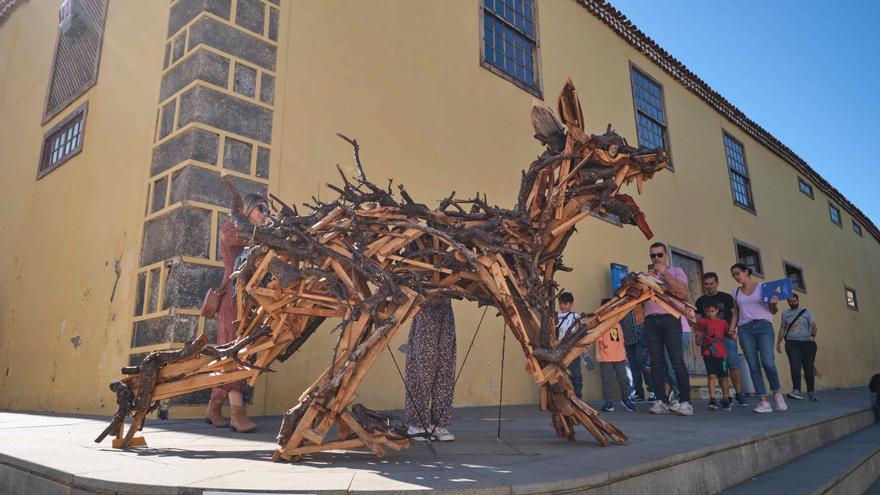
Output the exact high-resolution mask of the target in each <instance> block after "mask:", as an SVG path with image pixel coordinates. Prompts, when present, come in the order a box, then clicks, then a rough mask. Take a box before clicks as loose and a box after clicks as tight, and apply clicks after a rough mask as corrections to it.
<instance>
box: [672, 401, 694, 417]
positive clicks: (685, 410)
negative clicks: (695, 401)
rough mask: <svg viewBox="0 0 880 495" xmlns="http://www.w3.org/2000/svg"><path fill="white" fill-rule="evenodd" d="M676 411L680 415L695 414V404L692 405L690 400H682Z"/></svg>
mask: <svg viewBox="0 0 880 495" xmlns="http://www.w3.org/2000/svg"><path fill="white" fill-rule="evenodd" d="M676 404H678V403H676ZM675 413H676V414H678V415H679V416H693V415H694V406H692V405H691V403H690V402H682V403H681V404H679V406H678V411H675Z"/></svg>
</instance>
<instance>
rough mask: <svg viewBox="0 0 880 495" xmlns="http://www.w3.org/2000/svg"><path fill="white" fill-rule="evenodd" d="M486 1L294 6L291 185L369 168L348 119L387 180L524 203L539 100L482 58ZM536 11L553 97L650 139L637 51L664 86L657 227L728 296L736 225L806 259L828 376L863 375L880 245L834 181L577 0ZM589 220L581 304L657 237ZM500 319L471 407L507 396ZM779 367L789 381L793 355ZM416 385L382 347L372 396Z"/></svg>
mask: <svg viewBox="0 0 880 495" xmlns="http://www.w3.org/2000/svg"><path fill="white" fill-rule="evenodd" d="M479 9H480V2H479V1H478V0H470V1H460V2H434V1H428V0H425V1H413V2H355V1H345V0H339V1H323V2H307V1H306V2H294V3H293V5H292V7H291V8H290V9H288V10H289V14H290V15H289V17H288V23H287V29H286V31H287V33H288V37H289V38H288V40H287V42H286V43H284V44H283V45H284V47H285V49H284V50H282V52H281V54H280V55H279V57H280V59H282V60H283V63H284V64H285V67H286V68H285V69H284V73H283V74H280V78H281V83H280V84H281V86H280V89H279V91H280V92H281V93H282V94H283V101H282V103H280V104H279V107H280V108H281V111H279V114H281V115H283V123H282V126H281V128H280V129H278V130H277V131H276V132H277V133H280V135H278V134H276V140H278V142H280V143H281V145H280V146H281V148H280V151H281V152H280V156H277V157H275V158H276V161H278V162H280V163H278V164H277V168H275V169H273V186H272V189H273V191H277V192H276V193H275V194H277V195H279V196H280V197H283V198H291V199H293V198H297V199H305V198H309V197H311V196H312V195H316V196H318V197H324V198H327V197H329V195H330V192H329V191H328V190H327V189H326V188H323V184H324V183H326V182H331V181H336V180H337V177H336V170H335V166H334V165H335V164H336V163H341V164H343V165H344V166H345V167H346V168H345V169H346V170H347V172H348V173H350V174H354V168H353V165H352V159H351V150H350V147H349V146H348V145H347V144H346V143H344V142H342V141H341V140H339V139H338V138H336V137H335V136H334V133H335V132H342V133H344V134H347V135H348V136H351V137H356V138H357V139H358V140H359V142H360V144H361V147H362V148H361V156H362V159H363V161H364V163H365V167H366V171H367V174H368V176H369V177H370V178H371V179H372V180H374V181H376V182H377V183H379V182H381V181H383V180H385V178H390V177H393V178H394V180H395V183H403V184H405V185H406V187H407V189H408V190H409V192H410V193H411V194H412V195H413V197H414V198H416V199H417V200H420V201H423V202H425V203H427V204H428V205H430V206H436V204H437V202H438V201H439V200H440V199H442V198H443V197H445V196H446V195H447V194H448V193H449V192H450V191H453V190H454V191H457V192H458V195H459V196H462V195H472V194H474V192H476V191H481V192H486V193H488V195H489V199H490V201H491V202H493V203H497V204H499V205H502V206H512V205H513V203H514V201H515V196H516V192H517V188H518V187H519V180H520V170H522V169H523V168H525V167H526V166H528V164H529V163H530V162H531V160H533V159H534V157H535V156H536V155H537V154H538V153H540V151H541V148H540V146H539V144H538V143H537V141H535V140H533V139H531V135H532V129H531V126H530V121H529V106H530V102H531V100H532V95H530V94H528V93H527V92H525V91H523V90H521V89H520V88H518V87H516V86H515V85H513V84H511V83H510V82H508V81H506V80H504V79H502V78H500V77H498V76H496V75H495V74H493V73H491V72H490V71H488V70H486V69H484V68H482V67H481V66H480V60H479V54H480V43H481V40H480V18H479ZM328 19H332V20H333V21H332V22H328ZM538 19H539V32H540V44H541V47H540V59H541V73H542V80H543V83H544V87H545V91H544V96H545V100H546V101H547V102H548V104H550V105H551V106H555V99H556V95H557V94H558V92H559V90H560V89H561V87H562V84H563V83H564V81H565V79H566V78H567V77H571V78H572V79H573V80H574V82H575V84H576V86H577V88H578V91H579V94H580V97H581V102H582V104H583V107H584V112H585V115H586V118H587V122H588V126H589V128H590V130H591V131H593V132H601V131H603V130H604V127H605V125H606V124H607V123H608V122H611V123H613V124H614V125H615V128H616V129H617V130H618V132H620V133H621V134H622V135H623V136H625V137H627V138H628V139H629V140H630V142H631V143H635V142H636V129H635V117H634V112H633V100H632V92H631V89H630V63H632V64H634V65H635V66H637V67H639V68H640V69H641V70H643V71H644V72H646V73H648V74H649V75H651V76H652V77H654V78H655V79H657V80H658V81H659V82H660V83H661V84H662V85H663V88H664V95H665V101H666V108H667V115H668V120H669V133H670V136H671V137H670V141H671V150H672V157H673V161H674V165H675V172H674V173H669V172H664V173H661V174H658V176H657V177H656V178H655V179H654V180H653V181H651V182H650V183H648V184H647V185H646V193H645V195H644V196H642V197H639V198H637V202H638V203H639V205H640V206H641V207H642V210H643V211H645V212H646V214H647V217H648V221H649V223H650V224H651V226H652V228H653V230H654V232H655V234H656V239H657V240H662V241H665V242H668V243H670V244H671V245H672V246H675V247H677V248H680V249H683V250H686V251H689V252H692V253H696V254H698V255H700V256H703V257H704V260H703V266H704V270H706V271H716V272H718V273H719V274H720V276H721V287H722V289H724V290H727V291H730V292H732V291H733V288H734V283H733V281H732V279H730V277H729V272H728V269H729V267H730V265H731V264H733V263H734V262H735V261H736V255H735V251H734V241H733V239H734V237H735V238H737V239H739V240H742V241H745V242H747V243H749V244H752V245H755V246H757V247H759V248H760V249H761V257H762V262H763V265H764V272H765V279H766V280H773V279H778V278H782V277H784V276H785V273H784V271H783V258H784V259H785V260H787V261H789V262H791V263H795V264H797V265H799V266H801V267H803V270H804V278H805V281H806V286H807V293H806V294H801V298H802V304H803V305H804V306H808V307H810V308H811V310H812V311H813V313H814V314H815V315H816V318H817V320H818V322H819V326H820V334H819V335H820V336H819V346H820V351H819V356H818V358H817V366H818V368H819V370H820V371H821V372H822V379H821V380H820V381H819V384H820V386H823V387H828V386H853V385H861V384H863V383H865V382H866V380H867V378H868V377H869V376H870V374H871V373H873V372H874V371H873V370H872V369H871V366H870V363H872V362H873V361H872V359H873V357H874V355H876V352H877V350H878V349H880V334H878V332H877V331H876V330H875V329H876V328H877V326H878V323H880V322H878V318H877V316H876V315H874V314H872V312H870V311H868V310H867V308H869V307H870V306H871V302H872V299H873V298H875V297H876V296H874V294H876V293H877V289H878V288H880V287H878V282H877V281H876V280H875V279H876V278H877V277H876V275H878V274H880V244H878V242H877V241H876V240H875V239H873V238H872V237H871V236H870V235H867V236H866V237H865V238H862V237H858V236H857V235H855V233H854V232H853V231H852V228H851V224H850V216H849V215H848V214H846V213H843V217H844V226H843V228H842V229H841V228H839V227H837V226H836V225H834V224H832V223H831V222H830V221H829V219H828V209H827V198H826V197H825V195H824V194H822V193H821V192H819V189H818V187H815V190H816V199H815V200H810V199H809V198H808V197H806V196H805V195H803V194H802V193H800V192H799V190H798V188H797V174H796V172H795V170H794V169H793V168H792V167H791V166H790V165H788V164H787V163H785V162H783V161H782V160H781V159H780V158H778V157H777V156H776V155H774V154H772V153H771V152H770V151H769V150H767V149H766V148H764V147H763V146H762V145H760V144H758V143H757V142H755V141H754V140H753V139H751V138H748V137H747V136H746V135H745V134H744V133H743V132H742V131H741V130H740V129H739V128H737V127H735V126H734V125H732V124H731V123H730V122H728V121H726V120H725V119H724V118H723V117H722V116H721V115H719V114H718V113H717V112H716V111H715V110H713V109H712V108H710V107H709V106H708V105H707V104H706V103H704V102H703V101H702V100H700V99H699V98H698V97H696V96H695V95H694V94H692V93H691V92H690V91H688V90H687V89H686V88H684V87H683V86H681V85H680V84H679V83H677V82H676V81H674V80H672V79H671V78H669V77H668V76H666V74H665V73H663V72H662V71H661V70H660V69H659V68H658V67H657V66H655V65H654V64H653V63H652V62H650V61H649V60H647V59H646V58H645V57H644V56H643V55H641V54H640V53H638V52H637V51H636V50H634V49H633V48H632V47H630V46H629V45H628V44H627V43H625V42H624V41H623V40H622V39H621V38H619V37H618V36H617V35H616V34H614V33H613V32H612V31H611V30H610V29H608V28H607V27H606V26H605V25H604V24H602V23H601V21H599V20H598V19H596V18H595V17H593V16H592V15H590V14H589V13H588V12H587V11H586V10H584V9H583V8H582V7H580V6H579V5H577V3H576V2H569V1H552V2H547V1H545V2H539V5H538ZM722 130H724V131H727V132H728V133H730V134H731V135H732V136H734V137H735V138H736V139H738V140H739V141H740V142H742V143H743V144H744V146H745V151H746V157H747V161H748V166H749V170H750V174H751V179H752V187H753V190H754V192H753V194H754V200H755V204H756V210H757V215H755V214H752V213H750V212H748V211H745V210H743V209H742V208H739V207H737V206H735V205H734V203H733V200H732V197H731V192H730V181H729V176H728V171H727V165H726V160H725V155H724V148H723V141H722ZM579 230H580V232H579V233H578V234H576V235H575V236H574V237H573V239H572V242H571V243H570V244H569V247H568V250H567V251H566V254H565V261H566V264H568V265H569V266H572V267H573V268H575V271H574V272H572V273H569V274H565V273H562V274H560V275H559V276H558V278H559V281H560V284H561V286H562V287H565V288H566V289H569V290H571V291H572V292H574V294H575V297H576V301H575V308H576V309H578V310H584V311H588V310H590V309H592V308H593V307H595V306H597V305H598V303H599V300H600V299H601V298H602V297H603V296H605V295H606V294H607V293H608V292H609V291H610V280H609V273H608V271H609V268H608V266H609V263H610V262H619V263H624V264H627V265H628V266H629V267H630V268H631V269H643V268H644V266H645V265H646V264H647V263H649V260H648V258H647V254H646V253H647V247H648V244H649V242H648V241H646V240H645V239H644V237H643V236H642V235H641V233H640V232H639V231H638V230H637V229H635V228H633V227H629V226H628V227H625V228H620V227H617V226H614V225H611V224H609V223H606V222H603V221H601V220H597V219H592V218H591V219H588V220H587V221H585V222H583V223H582V224H581V226H580V228H579ZM872 274H873V276H872ZM844 283H846V284H847V285H849V286H851V287H853V288H855V289H856V290H857V291H858V294H859V298H860V305H861V307H862V310H861V311H858V312H855V311H851V310H849V309H847V307H846V305H845V302H844V294H843V284H844ZM782 306H783V307H784V306H785V305H784V304H783V305H782ZM455 310H456V320H457V328H458V357H459V365H461V360H462V358H463V356H464V354H465V352H466V350H467V347H468V344H469V342H470V339H471V337H472V335H473V332H474V329H475V328H476V326H477V322H478V321H479V317H480V315H481V314H482V310H479V309H477V308H476V307H475V305H473V304H470V303H457V304H455ZM777 325H778V318H777ZM502 329H503V325H502V323H501V320H500V318H498V317H496V316H495V312H494V311H491V310H490V312H489V313H488V314H487V317H486V320H485V321H484V322H483V325H482V329H481V330H480V333H479V335H478V337H477V339H476V342H475V344H474V349H473V350H472V351H471V356H470V357H469V358H468V362H467V364H466V366H465V368H464V371H463V373H462V377H461V379H460V381H459V384H458V387H457V392H456V404H457V405H469V404H491V403H496V402H497V401H498V393H499V390H498V384H499V379H500V360H501V331H502ZM332 338H333V337H332V336H330V335H327V334H316V335H315V336H314V337H313V338H312V341H311V342H309V343H308V344H307V345H306V346H305V347H304V349H303V351H301V353H300V354H306V355H305V356H303V355H298V356H297V359H296V361H295V362H293V363H289V364H286V365H285V366H284V367H283V368H282V369H281V372H280V373H277V374H274V375H271V376H268V377H267V383H266V385H267V391H266V393H267V401H266V411H267V412H275V411H278V410H281V409H283V408H284V407H286V406H289V404H291V403H292V399H293V398H295V397H297V396H298V395H299V391H300V390H302V388H303V387H305V386H307V385H308V384H310V380H311V379H312V377H313V376H314V371H313V370H314V369H315V368H320V367H324V366H326V365H327V363H328V362H329V359H330V357H329V356H330V352H331V349H332V344H333V340H332ZM405 338H406V336H405V335H400V336H398V337H397V339H396V340H397V341H396V342H395V343H394V344H393V345H392V346H391V347H392V349H394V352H395V355H396V357H397V359H398V361H399V363H400V364H401V365H402V363H403V359H404V358H403V355H402V354H401V353H400V352H399V351H398V350H397V348H398V346H399V345H400V344H402V343H404V342H405ZM515 344H516V343H515V342H513V339H510V338H508V340H507V349H506V351H507V353H506V358H505V359H506V362H505V381H504V400H505V402H510V403H522V402H531V401H534V400H535V397H536V395H535V390H536V389H535V386H534V384H533V383H532V380H531V378H530V377H529V376H528V375H527V374H526V373H525V371H524V362H523V360H522V358H521V351H520V350H519V349H518V346H517V345H515ZM777 367H778V369H779V370H780V376H781V378H782V380H783V383H784V387H785V388H788V387H790V379H789V377H788V371H787V361H786V358H785V356H784V355H780V356H778V358H777ZM585 392H586V394H587V396H588V397H590V398H593V399H597V398H599V397H600V381H599V377H598V372H588V373H586V375H585ZM403 395H404V391H403V387H402V385H401V383H400V379H399V377H398V376H397V371H396V370H395V369H394V364H393V362H392V360H391V358H390V357H389V356H388V355H387V353H383V356H382V357H381V358H380V359H379V360H378V361H377V364H376V365H375V367H374V370H373V371H372V373H371V375H370V376H369V377H368V378H367V380H365V382H364V384H363V385H362V387H361V389H360V398H361V400H364V401H365V402H366V403H367V404H369V405H371V406H375V407H401V405H402V397H403Z"/></svg>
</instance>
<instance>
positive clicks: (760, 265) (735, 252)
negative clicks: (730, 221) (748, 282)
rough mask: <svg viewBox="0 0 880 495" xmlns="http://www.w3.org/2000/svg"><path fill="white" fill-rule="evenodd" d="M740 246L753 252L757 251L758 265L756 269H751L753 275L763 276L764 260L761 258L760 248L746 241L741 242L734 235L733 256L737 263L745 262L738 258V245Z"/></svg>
mask: <svg viewBox="0 0 880 495" xmlns="http://www.w3.org/2000/svg"><path fill="white" fill-rule="evenodd" d="M740 246H742V247H744V248H746V249H750V250H752V251H754V252H755V253H757V255H758V267H757V268H758V269H755V270H752V275H754V276H756V277H758V278H764V262H763V261H762V260H761V249H760V248H758V247H755V246H754V245H752V244H749V243H748V242H743V241H741V240H739V239H737V238H735V237H734V238H733V257H734V259H735V260H736V261H737V263H743V264H746V263H745V262H744V261H742V260H740V257H739V247H740Z"/></svg>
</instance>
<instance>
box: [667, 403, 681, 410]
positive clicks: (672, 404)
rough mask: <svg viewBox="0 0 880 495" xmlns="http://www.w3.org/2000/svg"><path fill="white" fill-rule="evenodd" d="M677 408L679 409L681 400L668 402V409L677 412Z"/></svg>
mask: <svg viewBox="0 0 880 495" xmlns="http://www.w3.org/2000/svg"><path fill="white" fill-rule="evenodd" d="M679 409H681V402H678V401H677V400H672V401H670V402H669V410H670V411H672V412H678V410H679Z"/></svg>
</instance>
